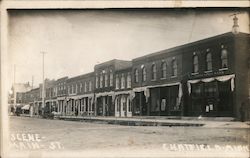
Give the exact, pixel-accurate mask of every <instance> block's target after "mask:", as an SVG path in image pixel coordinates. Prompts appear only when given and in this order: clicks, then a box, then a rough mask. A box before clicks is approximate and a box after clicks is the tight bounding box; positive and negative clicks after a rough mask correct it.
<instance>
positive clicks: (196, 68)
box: [193, 55, 199, 73]
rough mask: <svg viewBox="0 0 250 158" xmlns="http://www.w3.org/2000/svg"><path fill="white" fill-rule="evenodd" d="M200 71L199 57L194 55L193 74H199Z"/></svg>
mask: <svg viewBox="0 0 250 158" xmlns="http://www.w3.org/2000/svg"><path fill="white" fill-rule="evenodd" d="M198 71H199V61H198V56H197V55H194V56H193V72H194V73H198Z"/></svg>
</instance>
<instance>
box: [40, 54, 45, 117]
mask: <svg viewBox="0 0 250 158" xmlns="http://www.w3.org/2000/svg"><path fill="white" fill-rule="evenodd" d="M41 54H42V56H43V57H42V58H43V68H42V69H43V70H42V71H43V86H42V115H43V114H44V107H45V80H44V56H45V54H46V52H41Z"/></svg>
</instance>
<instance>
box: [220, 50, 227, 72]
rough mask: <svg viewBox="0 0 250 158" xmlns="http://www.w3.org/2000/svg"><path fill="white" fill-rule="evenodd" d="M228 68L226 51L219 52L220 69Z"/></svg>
mask: <svg viewBox="0 0 250 158" xmlns="http://www.w3.org/2000/svg"><path fill="white" fill-rule="evenodd" d="M227 67H228V53H227V50H226V49H223V50H222V51H221V68H227Z"/></svg>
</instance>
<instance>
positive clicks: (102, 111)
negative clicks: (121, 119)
mask: <svg viewBox="0 0 250 158" xmlns="http://www.w3.org/2000/svg"><path fill="white" fill-rule="evenodd" d="M114 99H115V93H114V92H103V93H97V94H96V97H95V106H96V108H95V109H96V115H97V116H115V106H114Z"/></svg>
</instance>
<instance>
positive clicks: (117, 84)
mask: <svg viewBox="0 0 250 158" xmlns="http://www.w3.org/2000/svg"><path fill="white" fill-rule="evenodd" d="M115 83H116V85H115V88H116V89H119V84H120V82H119V76H118V75H116V76H115Z"/></svg>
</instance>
